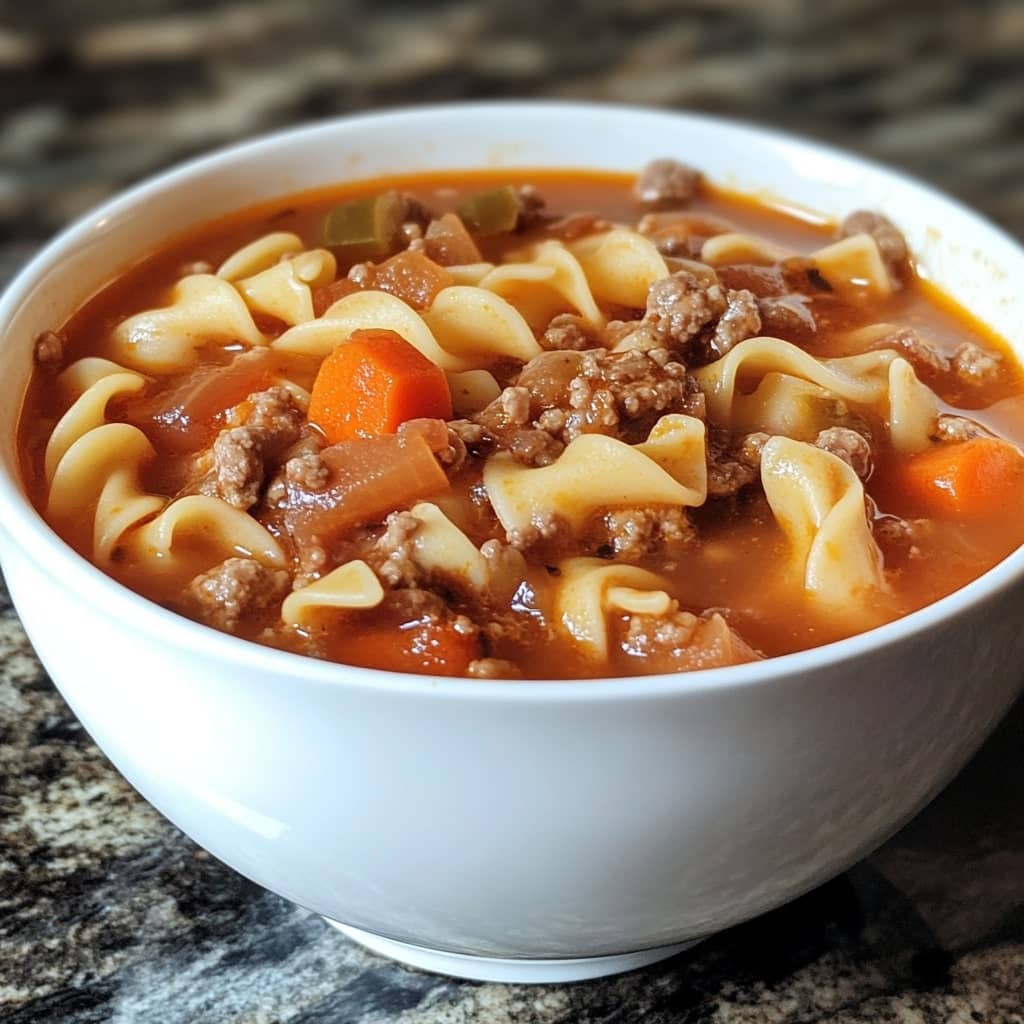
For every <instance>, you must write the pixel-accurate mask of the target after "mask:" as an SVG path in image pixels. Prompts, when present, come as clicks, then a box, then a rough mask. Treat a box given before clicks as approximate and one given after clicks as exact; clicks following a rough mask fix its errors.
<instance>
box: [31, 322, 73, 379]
mask: <svg viewBox="0 0 1024 1024" xmlns="http://www.w3.org/2000/svg"><path fill="white" fill-rule="evenodd" d="M65 344H66V342H65V340H64V337H63V336H62V335H60V334H58V333H57V332H56V331H43V333H42V334H40V335H39V336H38V337H37V338H36V346H35V359H36V363H37V364H38V365H39V366H42V367H44V368H45V369H47V370H54V369H57V368H58V367H59V366H60V365H61V364H62V363H63V362H64V346H65Z"/></svg>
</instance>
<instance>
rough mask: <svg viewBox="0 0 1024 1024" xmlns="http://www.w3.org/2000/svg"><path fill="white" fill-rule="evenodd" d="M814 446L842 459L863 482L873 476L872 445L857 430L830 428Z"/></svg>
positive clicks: (820, 436) (818, 438)
mask: <svg viewBox="0 0 1024 1024" xmlns="http://www.w3.org/2000/svg"><path fill="white" fill-rule="evenodd" d="M814 444H815V445H816V446H817V447H818V448H822V449H823V450H824V451H827V452H831V453H832V454H833V455H835V456H837V457H838V458H840V459H842V460H843V462H845V463H846V464H847V465H848V466H849V467H850V468H851V469H852V470H853V471H854V473H856V474H857V476H859V477H860V478H861V480H867V478H868V477H869V476H870V475H871V469H872V465H873V459H872V455H871V445H870V444H869V443H868V441H867V440H866V439H865V438H864V437H863V436H862V435H861V434H858V433H857V431H856V430H850V429H849V428H848V427H829V428H828V429H826V430H822V431H821V432H820V433H819V434H818V436H817V437H816V438H815V439H814Z"/></svg>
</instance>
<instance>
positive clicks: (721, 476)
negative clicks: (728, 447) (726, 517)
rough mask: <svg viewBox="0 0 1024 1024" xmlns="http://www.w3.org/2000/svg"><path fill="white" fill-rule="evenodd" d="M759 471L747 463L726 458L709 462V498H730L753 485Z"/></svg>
mask: <svg viewBox="0 0 1024 1024" xmlns="http://www.w3.org/2000/svg"><path fill="white" fill-rule="evenodd" d="M758 476H759V471H758V470H757V469H755V468H754V467H753V466H751V465H749V464H748V463H746V462H740V460H739V459H736V458H733V457H729V456H725V457H722V458H718V459H715V460H714V461H711V462H708V496H709V497H711V498H728V497H731V496H732V495H734V494H737V493H738V492H739V491H741V490H743V488H744V487H746V486H747V485H748V484H752V483H753V482H754V481H755V480H756V479H757V478H758Z"/></svg>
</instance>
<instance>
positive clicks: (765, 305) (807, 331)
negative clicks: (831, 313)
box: [757, 295, 818, 345]
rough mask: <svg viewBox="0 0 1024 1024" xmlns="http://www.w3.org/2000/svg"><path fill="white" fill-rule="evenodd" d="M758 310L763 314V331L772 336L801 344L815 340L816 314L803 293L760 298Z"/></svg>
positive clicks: (816, 330) (816, 331) (816, 328)
mask: <svg viewBox="0 0 1024 1024" xmlns="http://www.w3.org/2000/svg"><path fill="white" fill-rule="evenodd" d="M757 311H758V312H759V313H760V314H761V330H762V332H763V333H764V334H767V335H769V336H771V337H775V338H783V339H784V340H785V341H791V342H793V343H794V344H797V345H799V344H804V343H806V342H808V341H811V340H813V338H814V336H815V335H816V334H817V333H818V325H817V323H816V322H815V319H814V314H813V313H812V312H811V311H810V309H809V308H808V306H807V303H806V300H805V299H804V298H803V296H801V295H778V296H768V297H766V298H763V299H758V300H757Z"/></svg>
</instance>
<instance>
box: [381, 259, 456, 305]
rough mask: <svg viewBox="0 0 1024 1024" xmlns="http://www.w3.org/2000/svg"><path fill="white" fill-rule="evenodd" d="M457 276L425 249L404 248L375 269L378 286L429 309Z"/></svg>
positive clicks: (413, 303) (382, 289) (453, 282)
mask: <svg viewBox="0 0 1024 1024" xmlns="http://www.w3.org/2000/svg"><path fill="white" fill-rule="evenodd" d="M453 284H455V278H454V277H452V275H451V274H449V273H448V271H447V270H445V269H444V267H442V266H441V265H440V264H439V263H435V262H434V261H433V260H432V259H430V258H429V257H427V256H424V255H423V253H421V252H408V251H406V252H400V253H398V254H397V255H396V256H392V257H391V259H389V260H385V261H384V262H383V263H382V264H380V266H379V267H376V268H375V271H374V283H373V287H374V288H379V289H380V290H381V291H382V292H390V293H391V294H392V295H395V296H397V297H398V298H400V299H401V300H402V301H403V302H407V303H408V304H409V305H410V306H412V308H413V309H427V308H429V306H430V305H431V304H432V303H433V301H434V299H435V298H436V297H437V293H438V292H439V291H441V289H442V288H448V287H449V286H450V285H453Z"/></svg>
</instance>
